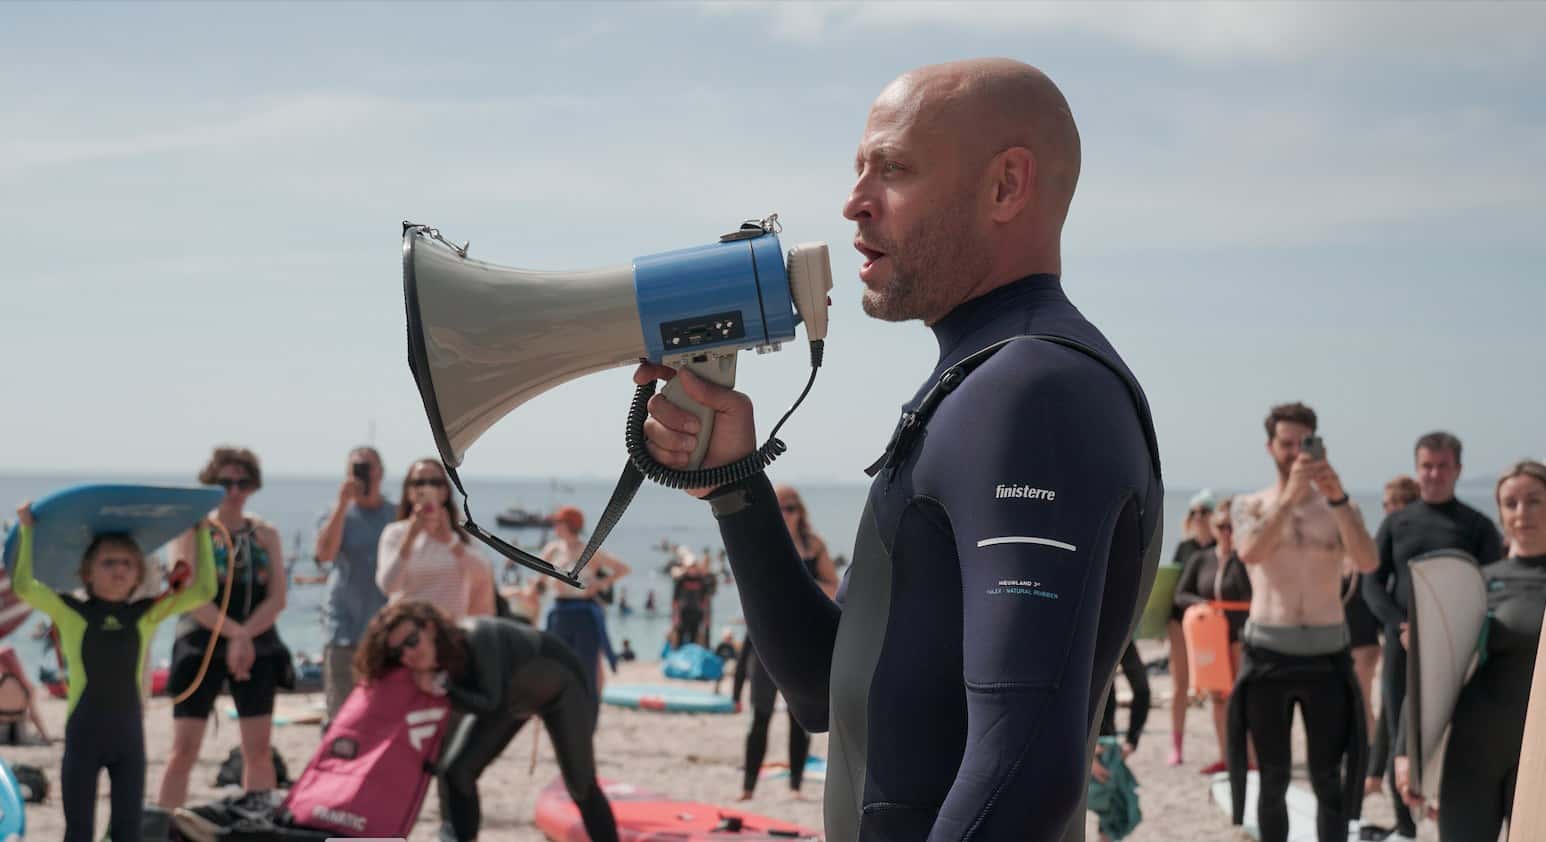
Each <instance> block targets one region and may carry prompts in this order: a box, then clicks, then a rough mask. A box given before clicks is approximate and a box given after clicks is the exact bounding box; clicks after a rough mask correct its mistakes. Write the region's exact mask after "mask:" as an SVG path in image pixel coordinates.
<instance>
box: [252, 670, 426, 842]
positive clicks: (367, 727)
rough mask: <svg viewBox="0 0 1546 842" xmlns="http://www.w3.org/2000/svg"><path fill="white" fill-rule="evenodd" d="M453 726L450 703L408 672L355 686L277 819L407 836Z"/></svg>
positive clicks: (351, 832) (344, 831)
mask: <svg viewBox="0 0 1546 842" xmlns="http://www.w3.org/2000/svg"><path fill="white" fill-rule="evenodd" d="M450 720H451V704H450V701H449V700H447V699H446V698H445V697H444V696H432V695H430V694H428V693H425V692H424V691H422V690H420V689H419V688H418V686H417V685H415V684H414V683H413V676H412V675H411V674H410V673H409V672H408V670H406V669H401V668H399V669H395V670H393V671H391V672H389V673H387V674H386V675H385V676H383V677H382V678H380V679H379V680H377V681H374V682H371V683H370V684H361V685H359V686H358V687H355V688H354V691H353V692H352V693H350V694H349V698H348V699H346V700H345V701H344V705H343V707H342V708H340V709H339V711H338V715H337V716H334V717H333V721H332V722H331V723H330V724H329V725H328V728H327V733H326V734H325V735H324V736H323V738H322V745H321V747H319V748H318V749H317V753H316V754H315V755H314V756H313V757H312V758H311V763H309V764H308V765H307V766H306V771H304V772H302V773H301V777H300V780H298V781H296V782H295V785H294V786H292V787H291V788H290V794H289V795H288V796H287V797H286V798H285V800H284V804H283V805H282V808H281V810H280V815H281V819H282V820H287V823H289V824H293V825H297V826H300V827H305V828H314V829H318V830H325V831H329V832H331V833H334V834H337V835H341V836H382V837H394V836H404V837H405V836H407V835H408V830H409V828H411V827H412V826H413V823H414V822H415V821H417V820H418V817H419V807H420V805H421V804H422V803H423V801H424V794H425V792H426V791H428V789H429V783H430V779H431V778H432V777H433V774H434V770H435V765H434V764H435V760H436V759H437V758H438V757H439V756H440V744H441V742H443V741H444V739H445V736H446V731H447V729H448V726H449V724H450Z"/></svg>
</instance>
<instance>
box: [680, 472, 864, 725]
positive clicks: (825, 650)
mask: <svg viewBox="0 0 1546 842" xmlns="http://www.w3.org/2000/svg"><path fill="white" fill-rule="evenodd" d="M710 498H711V500H713V501H714V502H715V509H716V517H717V518H718V519H719V534H720V537H722V538H723V539H724V542H725V554H726V556H727V557H728V558H729V559H730V567H731V569H732V570H734V571H735V578H736V585H737V591H738V592H739V594H740V597H741V606H742V611H743V612H744V613H745V615H746V628H747V631H748V636H749V637H750V638H751V639H752V640H755V641H757V657H758V658H760V659H761V661H762V666H763V667H764V668H766V669H767V671H768V675H769V676H771V677H772V679H773V683H774V684H775V685H776V686H777V687H778V689H779V691H780V692H782V693H783V694H784V700H785V701H786V702H788V704H789V710H790V712H791V713H793V714H794V717H795V719H796V720H798V721H799V723H800V724H801V725H802V726H804V727H805V729H806V730H808V731H825V730H827V714H828V708H827V705H828V699H829V695H828V688H829V684H830V681H831V675H832V649H833V647H834V645H836V643H837V621H838V617H839V616H840V614H841V611H840V609H839V608H838V606H837V604H836V603H834V602H833V601H832V600H830V599H828V598H827V595H826V594H825V593H824V592H823V591H822V590H821V587H820V586H818V585H817V584H816V580H815V579H813V578H811V575H810V573H809V572H807V571H806V569H805V564H804V562H802V561H801V560H800V555H799V553H798V552H796V551H795V546H794V539H792V538H790V537H789V530H788V529H787V528H785V526H784V518H783V515H782V514H781V513H780V512H779V510H778V498H777V497H776V496H775V495H774V493H773V484H772V483H771V482H769V481H768V478H767V476H766V475H765V474H762V473H758V474H757V475H756V476H753V477H751V478H749V479H745V480H742V481H740V482H737V483H732V484H730V485H727V486H723V487H721V488H720V489H718V490H716V491H715V492H714V494H712V495H710Z"/></svg>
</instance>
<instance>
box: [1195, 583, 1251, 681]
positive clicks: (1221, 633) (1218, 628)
mask: <svg viewBox="0 0 1546 842" xmlns="http://www.w3.org/2000/svg"><path fill="white" fill-rule="evenodd" d="M1250 608H1251V604H1250V603H1249V602H1221V601H1213V602H1205V603H1200V604H1197V605H1193V606H1191V607H1190V608H1187V609H1186V613H1185V614H1183V615H1182V616H1181V634H1182V636H1183V637H1184V638H1185V639H1186V657H1187V661H1188V663H1189V664H1190V667H1191V681H1192V687H1191V689H1192V692H1194V693H1222V694H1223V695H1226V696H1227V695H1229V692H1230V691H1231V690H1233V689H1234V687H1235V660H1234V658H1233V657H1232V654H1231V652H1230V648H1229V614H1228V612H1230V611H1249V610H1250Z"/></svg>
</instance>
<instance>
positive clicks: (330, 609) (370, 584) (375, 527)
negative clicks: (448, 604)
mask: <svg viewBox="0 0 1546 842" xmlns="http://www.w3.org/2000/svg"><path fill="white" fill-rule="evenodd" d="M345 470H346V474H345V477H344V480H343V482H341V483H339V486H338V499H337V501H336V502H334V504H333V508H332V511H330V512H329V513H328V516H327V520H326V521H324V522H323V524H322V529H321V531H319V532H318V533H317V546H316V550H315V552H316V556H317V563H318V564H331V565H332V570H331V571H330V573H329V575H328V577H327V599H326V601H325V602H324V603H323V609H322V623H323V627H324V629H325V632H326V634H327V643H326V644H324V645H323V648H322V689H323V692H324V695H325V696H326V697H327V716H328V719H332V718H333V716H334V715H335V714H336V713H338V709H339V708H340V707H342V706H343V703H344V699H346V698H348V696H349V692H350V691H351V690H353V689H354V667H353V664H354V652H355V647H356V646H357V645H358V643H359V641H360V637H361V636H362V635H363V634H365V625H366V624H367V623H369V622H370V618H371V617H374V616H375V615H376V612H377V611H380V610H381V608H382V606H384V605H386V601H387V599H386V594H384V593H382V592H381V588H380V587H379V586H377V584H376V558H377V550H378V549H379V547H380V544H381V533H382V532H383V531H385V530H386V528H387V526H388V525H389V524H391V523H392V521H393V520H396V518H397V509H396V507H395V506H393V505H392V502H391V501H390V500H388V499H386V498H385V497H383V496H382V495H381V477H382V474H383V473H384V470H383V468H382V466H381V454H380V453H377V452H376V449H375V448H374V447H364V446H361V447H356V448H355V449H353V450H351V451H349V460H348V462H347V466H346V469H345Z"/></svg>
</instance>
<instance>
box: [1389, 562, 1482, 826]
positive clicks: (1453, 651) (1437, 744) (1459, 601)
mask: <svg viewBox="0 0 1546 842" xmlns="http://www.w3.org/2000/svg"><path fill="white" fill-rule="evenodd" d="M1410 565H1411V577H1412V602H1411V606H1410V610H1409V611H1408V637H1407V642H1408V649H1407V672H1406V698H1407V720H1406V726H1407V727H1406V751H1407V756H1408V757H1409V758H1410V762H1411V769H1412V772H1411V775H1412V784H1411V785H1412V789H1413V790H1414V791H1416V792H1419V793H1421V794H1422V795H1423V797H1425V798H1429V799H1435V800H1436V799H1437V798H1438V796H1439V785H1440V783H1441V780H1440V778H1441V774H1442V772H1443V770H1444V749H1445V747H1446V746H1447V745H1448V743H1449V721H1450V718H1451V717H1452V716H1453V715H1454V713H1455V703H1456V702H1457V701H1459V699H1460V688H1462V687H1464V686H1465V682H1466V680H1467V679H1469V678H1470V677H1471V673H1473V672H1475V670H1476V665H1477V660H1478V652H1477V644H1478V643H1479V642H1480V639H1481V634H1482V628H1483V627H1484V626H1485V625H1486V623H1487V581H1486V578H1485V577H1484V576H1483V575H1482V570H1481V566H1480V565H1479V564H1477V562H1476V560H1475V559H1473V558H1471V556H1470V555H1468V554H1466V553H1464V552H1462V551H1460V550H1440V551H1438V552H1432V553H1425V554H1423V555H1420V556H1418V557H1417V558H1414V559H1412V561H1411V562H1410Z"/></svg>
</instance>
